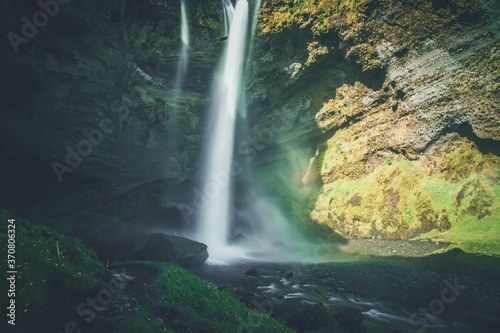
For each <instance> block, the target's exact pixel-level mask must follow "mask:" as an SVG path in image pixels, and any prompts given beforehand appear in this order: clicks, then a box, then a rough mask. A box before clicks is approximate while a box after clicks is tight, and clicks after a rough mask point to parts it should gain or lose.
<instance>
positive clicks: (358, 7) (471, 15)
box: [260, 0, 498, 87]
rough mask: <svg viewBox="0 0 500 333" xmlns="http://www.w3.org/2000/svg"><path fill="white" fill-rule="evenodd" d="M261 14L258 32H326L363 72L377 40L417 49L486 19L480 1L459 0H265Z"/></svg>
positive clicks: (374, 60)
mask: <svg viewBox="0 0 500 333" xmlns="http://www.w3.org/2000/svg"><path fill="white" fill-rule="evenodd" d="M260 13H261V24H260V30H261V33H262V34H271V33H279V32H282V31H283V30H285V29H296V28H299V29H308V30H310V32H311V35H312V36H313V37H315V38H317V37H322V36H325V35H328V37H329V38H328V39H329V40H330V41H331V43H332V45H327V46H328V47H333V48H337V47H339V48H342V49H345V51H346V52H347V55H348V56H349V57H351V58H352V59H353V60H355V61H356V62H358V63H359V64H361V65H362V66H363V69H364V70H368V69H372V68H374V67H378V66H381V65H382V63H383V61H381V59H380V57H379V56H380V54H379V53H378V52H379V51H377V47H376V46H377V45H378V44H379V43H380V42H381V41H391V44H392V45H393V46H394V49H395V50H404V49H416V48H419V47H420V46H421V43H422V41H424V40H426V39H428V38H435V39H437V40H439V39H444V38H446V37H448V36H450V35H451V34H453V33H455V32H457V31H460V30H461V29H463V28H464V27H466V26H467V25H468V24H469V23H471V22H477V21H479V20H480V19H487V14H486V12H485V11H484V10H483V9H482V6H481V2H480V1H462V0H451V1H449V4H448V5H447V6H443V8H434V6H433V4H432V3H431V2H429V1H427V0H413V1H410V0H405V1H399V2H398V3H394V1H392V0H363V1H354V0H333V1H331V0H328V1H327V0H300V1H281V0H269V1H266V2H265V3H264V4H263V7H262V9H261V12H260ZM385 13H388V14H385ZM382 17H384V19H382ZM332 33H333V34H332ZM332 35H334V36H335V38H331V37H332ZM490 87H491V86H490ZM497 87H498V86H497Z"/></svg>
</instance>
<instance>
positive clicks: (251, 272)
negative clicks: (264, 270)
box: [245, 268, 259, 276]
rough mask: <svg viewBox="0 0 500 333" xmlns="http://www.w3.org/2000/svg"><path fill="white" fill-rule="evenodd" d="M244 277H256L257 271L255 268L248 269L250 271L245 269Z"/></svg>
mask: <svg viewBox="0 0 500 333" xmlns="http://www.w3.org/2000/svg"><path fill="white" fill-rule="evenodd" d="M245 275H246V276H258V275H259V271H258V270H257V268H250V269H247V270H246V271H245Z"/></svg>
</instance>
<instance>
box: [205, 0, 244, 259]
mask: <svg viewBox="0 0 500 333" xmlns="http://www.w3.org/2000/svg"><path fill="white" fill-rule="evenodd" d="M228 2H229V1H225V0H224V1H223V4H224V8H226V10H225V12H226V14H227V15H226V17H227V19H228V21H229V33H228V39H227V41H226V48H225V50H224V55H223V57H222V64H221V66H220V72H219V74H218V77H217V82H216V89H215V90H214V92H213V95H212V100H213V105H212V107H211V110H210V113H211V114H210V117H211V121H210V123H209V126H208V129H207V134H206V140H207V143H206V146H205V161H204V162H205V163H204V179H203V181H204V184H203V191H201V192H202V193H203V204H202V206H201V207H200V208H201V211H200V216H201V218H200V221H199V222H198V230H197V234H196V237H195V238H196V239H197V240H199V241H201V242H203V243H205V244H207V245H208V248H209V253H210V258H211V259H220V258H221V257H225V256H227V255H228V254H230V253H231V254H232V255H234V252H233V250H228V249H227V239H228V235H229V227H230V206H231V174H232V171H233V170H231V161H232V158H233V149H234V136H235V122H236V118H237V117H236V116H237V108H238V106H239V96H240V90H241V86H242V77H243V67H244V63H245V57H244V56H245V45H246V36H247V26H248V2H247V1H246V0H238V1H237V2H236V6H235V7H234V13H233V10H232V9H230V8H229V7H230V6H232V5H231V4H230V2H229V4H228ZM231 8H232V7H231Z"/></svg>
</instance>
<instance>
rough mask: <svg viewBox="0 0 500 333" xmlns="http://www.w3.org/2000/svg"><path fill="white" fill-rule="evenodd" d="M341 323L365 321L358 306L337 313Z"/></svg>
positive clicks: (347, 324)
mask: <svg viewBox="0 0 500 333" xmlns="http://www.w3.org/2000/svg"><path fill="white" fill-rule="evenodd" d="M335 319H337V322H338V323H339V325H346V326H349V325H353V324H359V323H361V322H362V321H363V315H362V314H361V311H360V310H359V309H358V308H347V309H344V310H342V311H340V312H338V313H336V314H335Z"/></svg>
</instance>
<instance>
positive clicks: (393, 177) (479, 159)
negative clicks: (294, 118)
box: [311, 138, 500, 254]
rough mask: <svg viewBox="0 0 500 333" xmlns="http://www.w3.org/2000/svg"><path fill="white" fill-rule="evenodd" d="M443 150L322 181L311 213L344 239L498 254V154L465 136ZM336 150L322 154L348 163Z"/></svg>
mask: <svg viewBox="0 0 500 333" xmlns="http://www.w3.org/2000/svg"><path fill="white" fill-rule="evenodd" d="M444 147H445V148H443V149H442V150H441V151H439V152H437V151H434V152H432V153H431V154H429V156H426V157H424V158H422V159H421V160H419V161H414V162H410V161H408V160H405V159H402V158H399V159H397V160H393V159H391V163H386V162H385V161H383V162H381V163H380V164H379V165H378V166H377V167H376V168H375V169H374V171H373V172H371V173H368V174H367V175H365V176H362V177H360V178H356V179H352V178H349V177H340V178H338V179H333V180H331V179H330V178H329V180H331V181H330V182H328V183H326V184H324V185H323V187H322V190H321V194H320V195H319V197H318V199H317V201H316V203H315V208H314V210H313V212H312V214H311V217H312V218H313V219H314V220H315V221H318V222H319V223H322V224H325V225H328V226H329V227H331V228H332V229H334V230H337V231H339V232H340V233H342V234H343V235H344V236H347V237H367V238H368V237H381V238H388V239H406V238H412V237H417V236H418V238H431V239H434V240H438V241H444V242H450V243H452V244H453V245H452V246H454V247H459V248H461V249H463V250H464V251H467V252H480V253H492V254H498V253H500V193H499V185H498V184H499V177H498V173H497V170H498V166H499V165H500V158H498V157H496V156H493V155H491V154H488V155H483V154H481V153H480V152H479V151H478V150H477V148H476V147H475V145H474V144H472V143H471V142H470V141H468V140H467V139H465V138H459V139H456V140H453V141H451V142H448V143H447V144H445V145H444ZM342 151H343V150H342V149H338V147H331V148H329V149H328V150H327V152H326V153H325V156H329V155H332V156H334V157H335V158H336V161H337V163H339V164H340V167H342V163H348V161H345V162H342V159H340V160H339V159H338V157H339V156H341V155H342ZM330 160H331V158H330V159H327V158H325V162H324V163H332V162H329V161H330ZM430 160H432V163H431V161H430ZM429 165H433V166H434V167H432V168H429ZM327 171H328V170H323V172H327Z"/></svg>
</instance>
